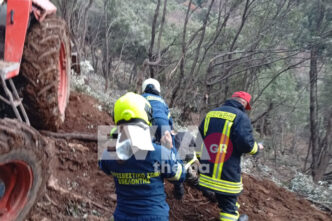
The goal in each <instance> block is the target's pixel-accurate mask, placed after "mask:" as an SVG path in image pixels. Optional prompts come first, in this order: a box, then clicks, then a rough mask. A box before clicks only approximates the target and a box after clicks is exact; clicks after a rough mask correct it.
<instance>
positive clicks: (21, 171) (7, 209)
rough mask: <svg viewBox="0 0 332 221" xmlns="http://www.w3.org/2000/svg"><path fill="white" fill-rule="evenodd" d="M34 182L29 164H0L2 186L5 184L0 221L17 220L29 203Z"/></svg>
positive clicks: (0, 201) (14, 162)
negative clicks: (29, 194) (29, 195)
mask: <svg viewBox="0 0 332 221" xmlns="http://www.w3.org/2000/svg"><path fill="white" fill-rule="evenodd" d="M32 182H33V174H32V170H31V168H30V166H29V165H28V164H27V163H25V162H23V161H12V162H10V163H6V164H0V185H1V184H3V186H2V187H3V188H2V189H3V190H4V193H3V195H2V196H0V220H15V219H16V218H17V216H18V215H19V214H20V212H21V211H22V209H23V208H24V206H25V204H26V203H27V201H28V193H29V191H30V189H31V187H32ZM0 188H1V187H0ZM0 191H1V190H0Z"/></svg>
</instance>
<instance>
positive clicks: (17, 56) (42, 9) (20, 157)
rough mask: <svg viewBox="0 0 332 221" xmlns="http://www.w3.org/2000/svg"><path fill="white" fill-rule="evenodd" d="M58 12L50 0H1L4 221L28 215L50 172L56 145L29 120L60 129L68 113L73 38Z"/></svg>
mask: <svg viewBox="0 0 332 221" xmlns="http://www.w3.org/2000/svg"><path fill="white" fill-rule="evenodd" d="M55 13H56V7H55V6H54V5H53V4H52V3H51V2H50V1H49V0H0V80H1V82H0V116H1V118H5V119H0V221H9V220H23V219H24V217H26V215H27V214H28V213H29V211H30V209H31V208H32V206H33V204H34V203H35V201H36V200H37V199H38V197H40V196H41V194H42V192H43V191H42V190H43V189H44V188H45V182H46V181H47V179H48V176H49V175H48V172H47V171H48V170H47V160H48V157H49V155H50V154H49V153H48V150H49V149H50V148H49V147H50V145H52V144H51V142H48V141H47V140H46V139H45V138H43V137H42V136H41V135H40V134H39V133H38V132H37V131H36V130H35V129H33V128H32V127H31V126H30V123H31V125H32V126H34V127H35V128H38V129H48V130H57V129H58V128H59V126H60V125H61V124H62V122H63V121H64V118H65V109H66V106H67V103H68V98H69V92H70V89H69V87H70V71H71V59H70V54H71V51H70V38H69V34H68V30H67V27H66V24H65V22H64V20H62V19H60V18H58V17H56V15H55ZM15 85H16V86H15ZM8 117H11V118H13V117H15V118H16V120H13V119H7V118H8Z"/></svg>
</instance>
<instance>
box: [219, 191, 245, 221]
mask: <svg viewBox="0 0 332 221" xmlns="http://www.w3.org/2000/svg"><path fill="white" fill-rule="evenodd" d="M216 198H217V201H218V207H219V209H220V221H237V220H238V219H239V216H240V215H239V212H238V209H239V208H240V205H239V204H238V203H237V198H238V196H236V195H235V196H229V195H222V194H219V193H216Z"/></svg>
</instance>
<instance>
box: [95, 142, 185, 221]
mask: <svg viewBox="0 0 332 221" xmlns="http://www.w3.org/2000/svg"><path fill="white" fill-rule="evenodd" d="M153 146H154V148H155V150H154V151H148V152H147V153H144V154H146V157H145V158H144V159H141V158H140V157H139V158H138V159H136V156H135V155H133V156H132V157H131V158H129V159H128V160H125V161H118V160H115V159H110V152H108V151H107V150H105V151H104V152H103V155H102V159H101V160H100V161H99V167H100V168H101V170H103V171H104V172H105V173H106V174H108V175H112V176H113V178H114V182H115V187H116V194H117V207H116V210H115V215H121V216H126V215H128V217H131V216H133V215H137V216H139V217H140V216H141V215H142V216H143V215H151V216H164V217H168V216H169V214H168V212H169V206H168V205H167V203H166V194H165V190H164V179H167V180H169V181H171V182H183V181H184V179H185V177H186V171H185V169H184V165H183V164H182V162H181V161H179V160H177V157H176V153H175V152H174V151H173V150H170V149H167V148H166V147H163V146H160V145H157V144H153ZM144 154H140V153H139V152H137V156H144ZM139 217H138V219H137V220H142V219H139ZM143 220H144V219H143Z"/></svg>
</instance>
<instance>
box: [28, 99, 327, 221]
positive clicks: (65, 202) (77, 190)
mask: <svg viewBox="0 0 332 221" xmlns="http://www.w3.org/2000/svg"><path fill="white" fill-rule="evenodd" d="M66 114H67V115H66V116H67V120H66V123H65V125H64V126H63V127H62V128H61V131H63V132H96V131H97V126H98V125H104V124H112V118H111V117H110V116H109V115H108V114H107V113H105V112H103V111H101V110H100V106H99V104H98V103H97V101H96V100H95V99H93V98H91V97H88V96H86V95H82V94H77V93H73V94H72V95H71V97H70V103H69V108H68V109H67V113H66ZM50 142H55V146H56V149H53V150H50V155H51V161H50V162H49V167H50V173H51V177H50V179H49V181H48V185H47V188H46V192H45V195H44V196H43V198H41V199H40V200H39V201H38V203H37V204H36V205H35V206H34V208H33V210H32V212H31V213H30V215H29V218H28V220H36V221H37V220H38V221H39V220H43V221H47V220H83V219H86V220H110V217H112V213H113V211H114V209H115V206H116V194H115V189H114V188H115V187H114V182H113V178H112V177H108V176H106V175H105V174H103V173H102V172H101V171H99V170H98V168H97V144H96V143H94V142H81V141H73V140H71V141H67V140H64V139H53V138H50ZM243 182H244V186H245V189H244V192H243V194H242V195H241V197H240V200H239V202H240V205H241V207H240V212H241V213H246V214H247V215H249V217H250V220H257V221H264V220H266V221H286V220H287V221H289V220H320V221H327V220H332V216H331V214H329V213H327V212H324V211H322V210H319V209H318V208H317V207H315V206H314V205H312V204H311V203H310V202H309V201H307V200H305V199H303V198H301V197H299V196H297V195H296V194H294V193H292V192H289V191H287V190H285V189H283V188H280V187H278V186H277V185H275V184H274V183H273V182H271V181H269V180H260V179H258V178H255V177H253V176H249V175H246V174H244V177H243ZM172 188H173V187H172V185H171V184H169V183H166V188H165V189H166V193H167V198H168V199H167V201H168V203H169V205H170V208H171V210H170V220H191V221H194V220H201V221H207V220H218V214H219V210H218V207H217V204H216V203H212V202H209V201H208V200H207V199H206V198H205V197H204V196H202V194H201V192H199V191H197V190H196V189H193V188H192V187H190V186H188V185H186V195H185V196H184V198H183V199H182V200H181V201H178V200H176V199H174V198H173V196H172V194H171V192H172Z"/></svg>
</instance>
